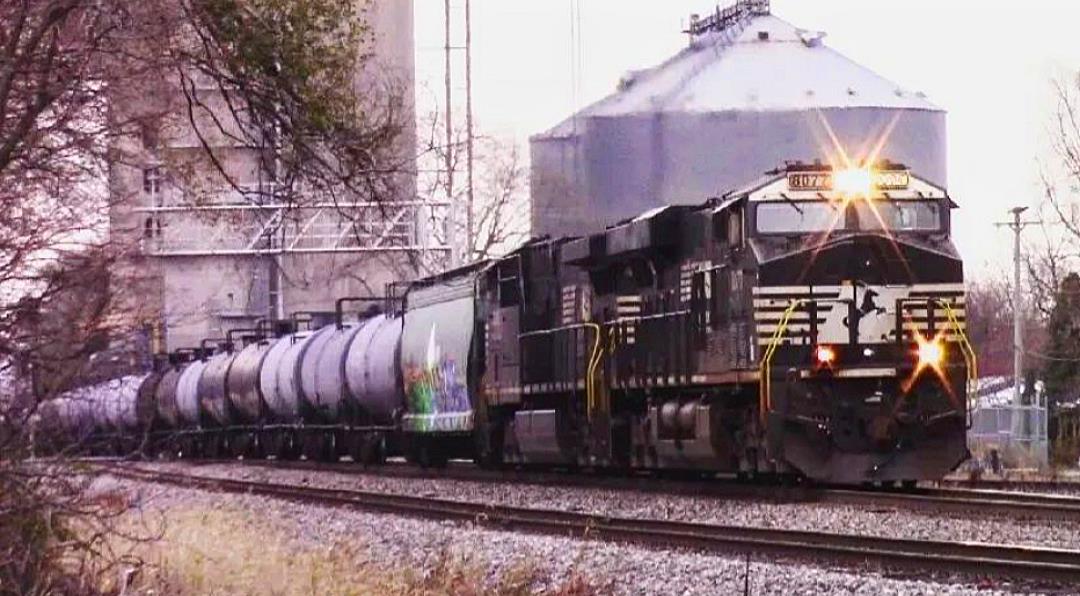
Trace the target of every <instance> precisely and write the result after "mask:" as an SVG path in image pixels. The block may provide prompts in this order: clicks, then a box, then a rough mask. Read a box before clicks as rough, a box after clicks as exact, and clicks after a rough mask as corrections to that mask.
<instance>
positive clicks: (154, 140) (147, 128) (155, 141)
mask: <svg viewBox="0 0 1080 596" xmlns="http://www.w3.org/2000/svg"><path fill="white" fill-rule="evenodd" d="M139 138H140V140H142V145H143V149H148V150H151V151H155V150H157V149H158V147H159V146H160V144H161V135H160V134H159V133H158V127H157V123H156V122H142V123H140V124H139Z"/></svg>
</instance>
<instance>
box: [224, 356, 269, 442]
mask: <svg viewBox="0 0 1080 596" xmlns="http://www.w3.org/2000/svg"><path fill="white" fill-rule="evenodd" d="M276 343H277V342H276V341H274V340H263V341H259V342H255V343H252V344H250V345H248V346H246V347H245V348H244V349H243V350H240V352H239V353H237V355H236V358H235V359H234V360H233V363H232V369H231V370H230V371H229V375H228V379H227V381H228V383H227V385H228V397H229V402H230V403H231V404H232V408H233V412H234V413H235V414H236V416H237V417H238V418H239V419H240V421H241V422H245V423H248V424H252V423H255V422H258V421H259V420H260V419H261V417H262V414H263V411H264V410H265V404H266V399H265V397H264V396H263V389H262V386H261V373H262V367H263V363H264V362H265V361H266V355H267V354H269V353H270V350H271V348H272V347H273V346H274V345H275V344H276Z"/></svg>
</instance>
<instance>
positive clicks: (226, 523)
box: [106, 508, 606, 596]
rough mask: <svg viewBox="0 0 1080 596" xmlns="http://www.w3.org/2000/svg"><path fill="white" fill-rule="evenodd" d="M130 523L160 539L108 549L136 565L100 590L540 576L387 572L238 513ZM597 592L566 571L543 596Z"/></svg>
mask: <svg viewBox="0 0 1080 596" xmlns="http://www.w3.org/2000/svg"><path fill="white" fill-rule="evenodd" d="M130 521H131V524H132V528H131V530H132V534H138V535H146V534H147V533H152V532H159V534H160V539H158V540H155V541H151V542H145V541H136V542H130V543H128V544H123V545H121V544H117V545H116V546H117V548H120V549H126V550H127V551H129V552H130V553H131V554H132V555H134V556H136V557H138V558H139V559H141V560H142V561H144V564H143V565H142V566H141V568H140V569H138V571H137V572H136V573H134V574H131V575H130V579H128V581H127V583H129V585H128V587H127V588H126V589H125V588H123V587H122V586H120V585H119V584H120V583H121V582H124V580H123V579H119V578H118V579H116V580H113V581H114V582H115V583H114V584H113V585H110V586H106V590H107V591H111V592H113V593H124V594H126V595H131V594H143V595H147V596H149V595H151V594H153V595H163V596H165V595H167V596H186V595H196V594H198V595H204V594H215V595H224V594H230V595H233V594H236V595H239V594H245V595H246V594H252V595H254V594H259V595H264V594H265V595H274V596H291V595H300V594H303V595H313V594H318V595H324V594H325V595H354V594H356V595H360V594H401V595H408V596H436V595H443V594H446V595H451V594H453V595H464V596H473V595H475V596H518V595H527V594H533V593H535V591H536V587H537V586H538V585H540V581H539V580H540V579H541V572H540V570H538V569H536V568H534V567H529V566H526V565H520V566H518V567H515V568H513V569H511V570H509V571H507V572H505V573H502V574H501V575H500V576H499V577H495V578H492V577H489V573H488V571H487V569H486V568H485V566H483V565H480V564H477V563H476V562H474V561H470V560H468V559H467V558H464V557H462V556H459V555H453V554H450V553H448V552H443V553H441V554H440V555H439V557H438V558H437V560H436V562H435V564H434V565H433V566H432V567H431V569H428V570H426V571H424V572H421V571H418V570H415V569H401V568H394V567H392V566H388V565H386V564H385V563H386V562H382V561H379V562H376V561H371V560H370V555H369V554H368V553H367V552H366V551H365V550H364V549H363V548H362V546H357V545H355V544H341V543H339V544H332V545H327V546H325V547H321V548H312V547H305V546H301V545H298V544H297V543H296V541H291V540H289V538H288V536H287V535H286V532H285V530H284V529H282V528H275V527H274V525H273V524H271V523H268V520H266V519H264V518H259V517H258V516H255V515H253V514H252V513H251V512H249V511H246V510H239V509H236V510H230V509H214V510H210V509H205V508H190V509H182V508H178V509H172V510H170V511H169V512H168V513H167V514H166V515H165V516H164V517H162V518H160V519H155V520H153V521H151V522H150V523H148V518H147V516H145V515H141V516H140V515H137V514H134V513H132V514H131V520H130ZM155 528H156V529H155ZM601 591H602V590H601V589H600V588H597V587H596V586H595V585H594V584H593V583H592V582H590V581H589V580H588V579H587V578H586V577H584V576H583V575H580V574H574V575H573V576H572V577H571V578H569V579H568V580H567V581H566V582H564V583H563V584H562V585H560V586H557V587H555V588H554V589H552V588H551V587H550V586H549V587H548V588H547V589H546V590H544V593H545V594H560V595H564V596H589V595H593V594H598V593H600V592H601ZM603 591H606V589H605V590H603Z"/></svg>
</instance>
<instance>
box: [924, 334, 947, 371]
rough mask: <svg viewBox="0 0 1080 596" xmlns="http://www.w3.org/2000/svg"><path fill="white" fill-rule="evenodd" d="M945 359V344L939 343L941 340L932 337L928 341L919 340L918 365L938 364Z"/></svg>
mask: <svg viewBox="0 0 1080 596" xmlns="http://www.w3.org/2000/svg"><path fill="white" fill-rule="evenodd" d="M944 359H945V346H943V345H942V344H941V340H939V339H936V338H935V339H932V340H930V341H925V340H923V341H920V342H919V365H920V366H935V367H936V366H939V365H940V364H941V362H942V361H943V360H944Z"/></svg>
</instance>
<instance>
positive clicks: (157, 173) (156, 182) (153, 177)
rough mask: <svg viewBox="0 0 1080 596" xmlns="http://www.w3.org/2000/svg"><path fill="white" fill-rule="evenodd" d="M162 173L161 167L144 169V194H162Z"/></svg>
mask: <svg viewBox="0 0 1080 596" xmlns="http://www.w3.org/2000/svg"><path fill="white" fill-rule="evenodd" d="M161 182H162V173H161V166H151V167H148V168H143V192H146V193H147V194H155V195H156V194H158V193H160V192H161Z"/></svg>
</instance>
